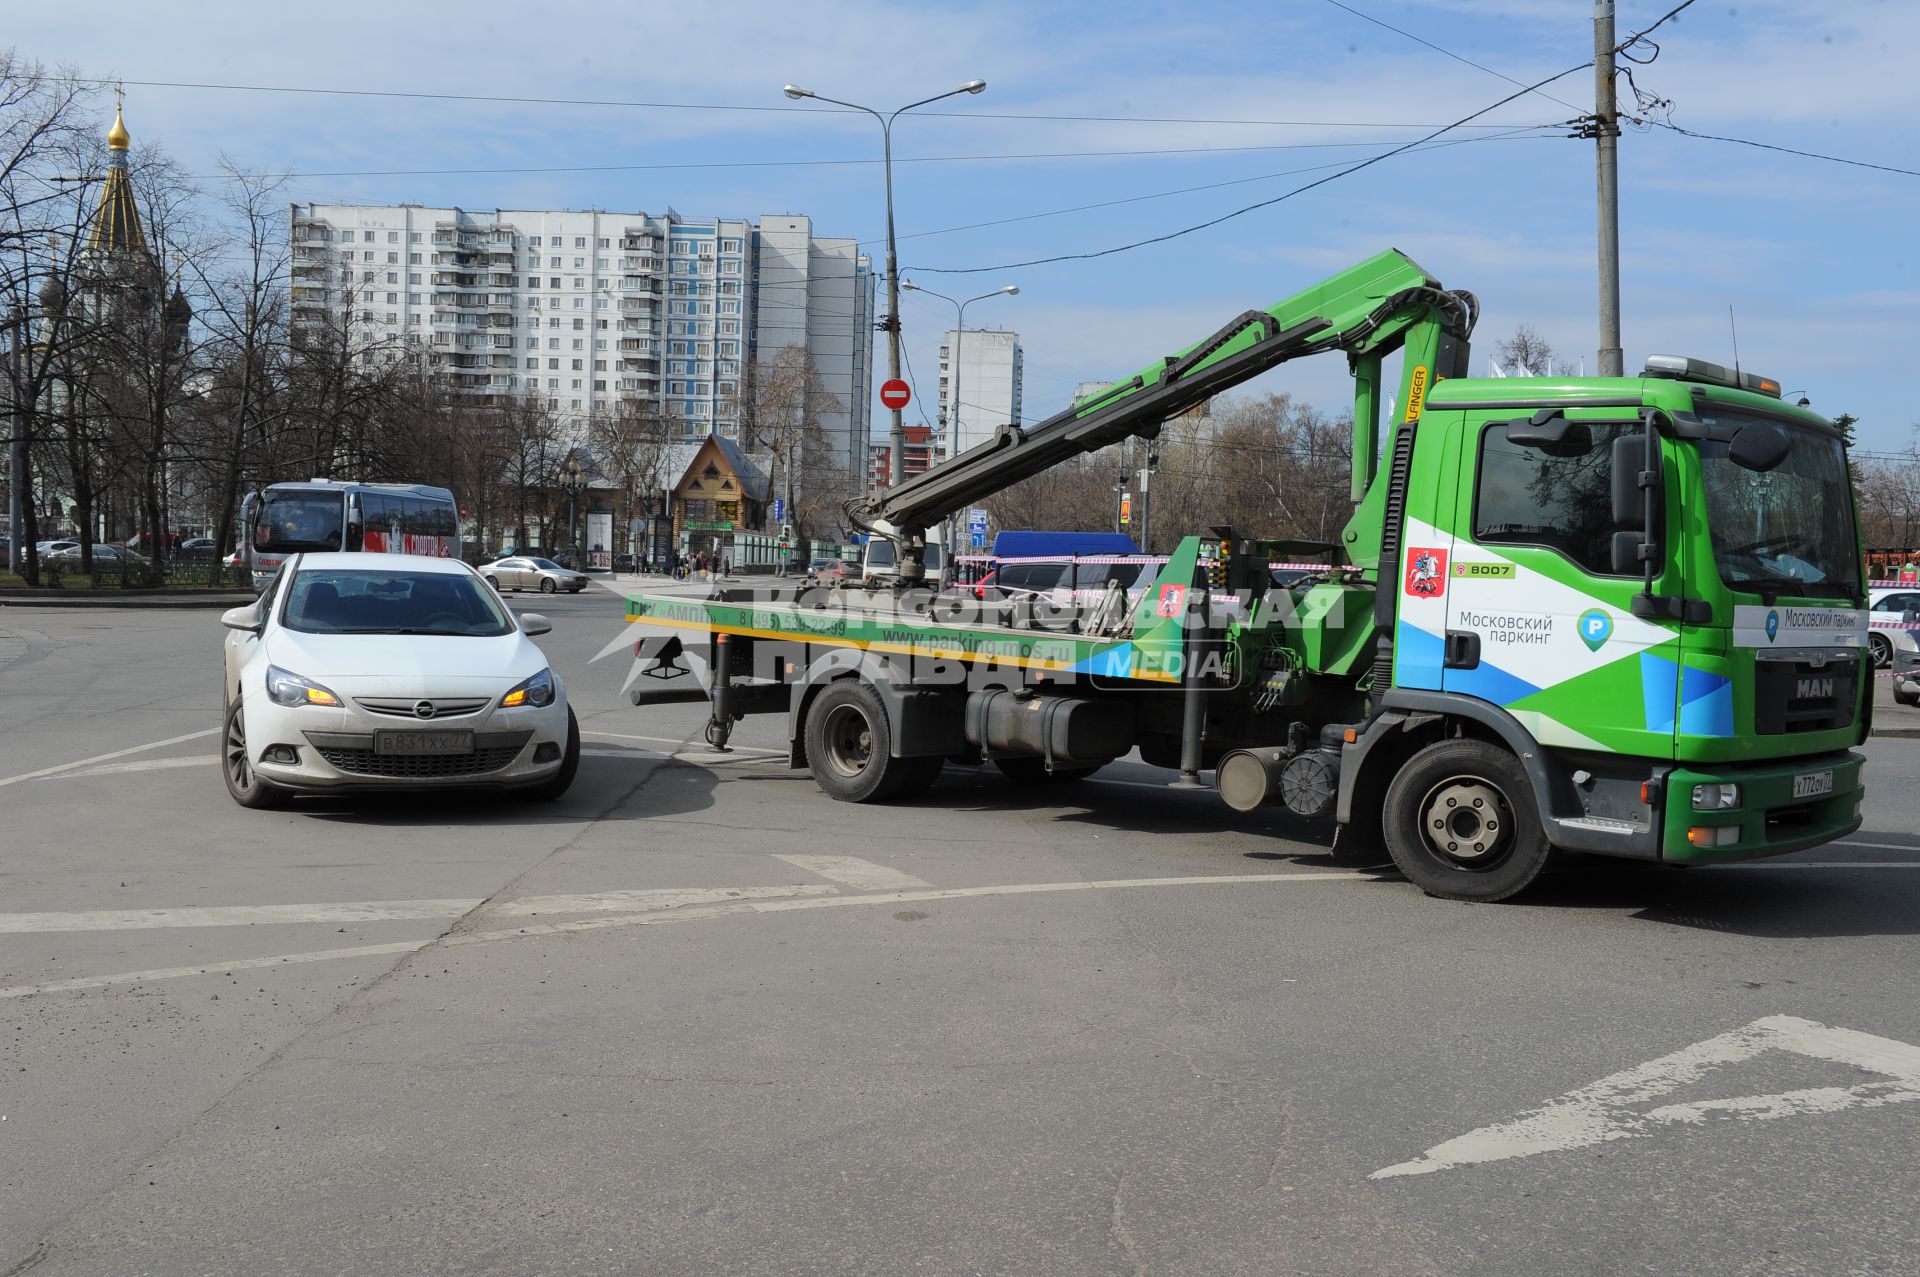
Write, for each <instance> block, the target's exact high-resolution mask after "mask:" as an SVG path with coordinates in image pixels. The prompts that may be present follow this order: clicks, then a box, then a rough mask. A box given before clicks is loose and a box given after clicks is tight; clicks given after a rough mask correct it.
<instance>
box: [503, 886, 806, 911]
mask: <svg viewBox="0 0 1920 1277" xmlns="http://www.w3.org/2000/svg"><path fill="white" fill-rule="evenodd" d="M833 894H834V889H833V888H832V887H822V886H820V885H819V884H817V883H807V884H805V885H801V886H793V887H661V888H653V889H649V890H643V891H593V892H588V893H586V894H585V895H578V896H529V897H527V898H526V899H524V900H509V901H507V902H506V903H504V904H500V905H495V906H494V907H493V908H491V909H489V910H487V913H488V915H493V914H509V915H516V916H517V915H530V914H544V913H612V912H627V911H632V910H638V909H673V908H677V907H679V906H681V905H704V904H713V903H716V902H719V901H727V900H777V899H783V898H786V897H790V896H830V895H833Z"/></svg>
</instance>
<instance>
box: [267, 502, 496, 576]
mask: <svg viewBox="0 0 1920 1277" xmlns="http://www.w3.org/2000/svg"><path fill="white" fill-rule="evenodd" d="M240 526H241V527H242V528H243V529H245V532H246V540H245V545H246V547H247V550H246V553H247V566H248V569H249V571H250V572H251V573H252V575H253V588H254V589H255V590H263V589H265V588H266V586H267V583H268V582H270V581H272V580H273V574H274V573H275V572H278V571H279V570H280V565H281V564H282V563H285V562H286V560H287V556H288V555H290V554H299V553H301V552H302V551H306V550H314V551H321V550H366V551H369V552H374V553H380V552H386V553H392V554H424V555H429V556H432V557H434V558H441V559H450V558H456V557H458V556H459V553H460V506H459V504H458V503H457V502H456V501H455V500H454V499H453V493H451V492H449V491H447V490H446V489H445V488H432V487H428V486H426V485H425V484H419V483H346V482H342V481H340V480H337V479H313V480H310V481H308V482H306V483H274V484H269V485H267V487H266V488H265V489H264V490H262V491H260V492H253V493H249V494H248V495H247V499H246V501H245V502H244V503H243V504H242V506H241V507H240Z"/></svg>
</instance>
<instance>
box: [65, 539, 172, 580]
mask: <svg viewBox="0 0 1920 1277" xmlns="http://www.w3.org/2000/svg"><path fill="white" fill-rule="evenodd" d="M41 559H42V560H43V561H44V562H45V563H46V564H47V566H49V567H51V568H54V569H55V570H57V571H60V572H78V571H80V568H81V563H82V560H81V557H80V544H79V542H77V541H75V542H69V543H68V544H67V548H66V549H64V550H55V551H53V552H51V553H49V554H43V555H41ZM152 563H153V560H151V559H149V558H148V557H147V556H146V555H144V554H141V553H139V552H138V551H135V550H129V549H128V548H127V547H126V546H124V545H108V544H105V543H102V544H100V545H96V546H94V547H93V567H94V570H95V571H96V572H99V571H111V572H118V571H121V570H124V569H126V568H144V567H149V566H151V565H152Z"/></svg>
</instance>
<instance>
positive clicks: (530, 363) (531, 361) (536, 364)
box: [527, 359, 540, 368]
mask: <svg viewBox="0 0 1920 1277" xmlns="http://www.w3.org/2000/svg"><path fill="white" fill-rule="evenodd" d="M539 366H540V361H539V360H538V359H529V360H527V367H529V368H538V367H539Z"/></svg>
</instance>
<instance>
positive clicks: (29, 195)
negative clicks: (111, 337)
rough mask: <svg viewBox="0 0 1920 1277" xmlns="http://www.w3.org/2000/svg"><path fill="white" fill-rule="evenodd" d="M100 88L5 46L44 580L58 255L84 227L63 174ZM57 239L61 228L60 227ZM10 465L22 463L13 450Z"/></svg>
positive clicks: (8, 270)
mask: <svg viewBox="0 0 1920 1277" xmlns="http://www.w3.org/2000/svg"><path fill="white" fill-rule="evenodd" d="M91 96H92V90H91V89H90V88H89V87H87V86H84V85H82V84H80V83H79V82H78V81H76V80H75V79H74V77H73V75H72V74H71V73H69V72H65V71H61V72H49V71H48V70H47V69H46V68H45V67H44V66H42V65H41V64H40V63H37V62H33V61H30V60H28V59H25V58H22V57H20V56H19V55H18V54H17V53H16V52H15V51H14V50H13V49H11V48H8V49H6V50H4V51H0V323H3V324H5V325H6V326H7V329H8V331H9V334H10V340H11V341H12V342H13V343H14V346H13V350H14V351H15V352H16V358H15V361H14V364H13V367H14V379H13V380H14V384H13V385H12V386H11V390H12V398H13V400H14V401H15V402H14V404H13V406H14V408H15V429H16V430H17V431H18V438H19V439H20V442H21V448H20V449H19V452H18V453H17V454H14V455H19V456H23V457H24V465H23V471H24V472H23V473H21V474H18V475H10V476H9V478H10V480H11V482H13V483H17V484H19V485H21V488H22V491H23V503H22V504H23V513H24V515H25V534H24V536H23V538H22V539H23V541H24V543H25V544H24V547H23V548H24V550H25V569H26V573H27V580H28V581H29V582H30V583H34V584H37V583H38V582H39V570H40V569H39V556H38V553H37V552H36V551H35V549H34V544H35V542H37V541H38V540H39V510H40V502H39V501H38V500H37V499H36V494H37V489H36V487H35V485H34V483H33V472H34V469H35V466H36V462H37V461H38V460H39V458H40V455H41V450H40V449H39V448H38V444H39V442H40V424H41V423H40V412H41V410H42V407H43V405H44V401H45V398H46V396H48V395H49V394H50V392H51V390H52V384H53V380H54V374H55V369H54V367H53V362H54V352H55V351H56V350H57V346H56V345H55V344H54V343H53V342H52V341H51V340H36V338H50V337H51V336H52V335H53V330H54V327H55V326H56V325H57V323H58V321H59V311H60V310H61V309H63V307H64V300H65V297H64V293H62V292H61V291H60V289H59V284H58V280H59V276H60V274H61V272H60V270H59V269H57V265H56V263H57V261H58V260H59V258H60V257H61V255H62V252H63V249H62V247H61V245H62V244H63V243H64V244H69V245H70V244H71V240H72V233H73V229H74V227H75V225H76V223H75V221H74V219H72V218H71V217H70V216H69V212H68V210H69V208H70V207H71V204H72V199H71V195H70V194H69V193H68V191H67V190H66V185H65V184H63V183H61V182H60V181H58V180H57V179H58V178H60V177H61V176H64V175H70V174H72V173H73V172H74V169H73V165H74V164H75V163H76V161H77V160H78V159H79V158H80V157H82V156H83V155H84V154H85V152H86V133H87V131H88V130H89V129H90V128H91V127H92V125H93V121H92V120H91V119H90V118H89V117H88V116H87V114H86V109H85V108H86V106H87V104H88V102H89V100H90V98H91ZM62 232H64V234H63V235H61V238H60V239H58V240H56V239H54V238H53V236H54V235H56V234H60V233H62ZM49 283H53V284H54V285H55V289H54V293H55V295H54V296H52V297H50V298H49V300H51V301H53V302H54V303H55V305H54V306H53V307H52V310H53V314H52V315H51V316H44V315H43V316H38V317H36V314H35V312H36V309H37V304H38V303H39V301H40V300H41V298H40V294H41V291H42V289H43V288H45V287H46V286H47V285H48V284H49ZM9 464H12V461H11V458H10V460H9Z"/></svg>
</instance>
